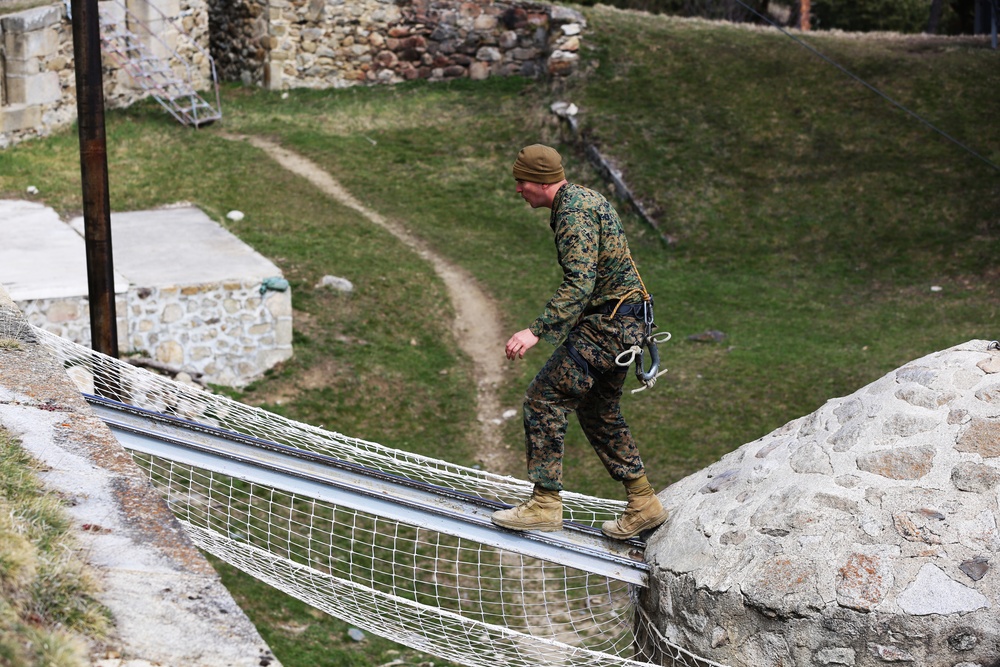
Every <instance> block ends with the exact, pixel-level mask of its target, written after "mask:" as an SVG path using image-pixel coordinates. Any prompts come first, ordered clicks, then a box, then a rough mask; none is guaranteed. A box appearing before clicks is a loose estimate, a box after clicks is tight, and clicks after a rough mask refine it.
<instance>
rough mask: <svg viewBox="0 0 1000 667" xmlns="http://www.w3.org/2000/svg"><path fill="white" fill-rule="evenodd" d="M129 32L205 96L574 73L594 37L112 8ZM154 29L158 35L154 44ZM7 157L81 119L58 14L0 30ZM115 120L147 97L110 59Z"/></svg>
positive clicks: (301, 1) (244, 3)
mask: <svg viewBox="0 0 1000 667" xmlns="http://www.w3.org/2000/svg"><path fill="white" fill-rule="evenodd" d="M99 7H100V12H101V15H102V17H103V20H104V21H110V22H120V23H122V24H123V25H127V26H128V27H129V29H130V30H131V31H132V32H133V33H135V34H137V35H139V36H140V37H141V38H142V39H143V40H144V41H145V42H148V46H149V49H150V50H151V51H152V52H153V53H154V54H155V55H158V56H160V57H163V58H165V59H166V60H167V62H168V63H169V65H170V66H171V67H173V68H174V69H177V70H180V69H183V68H184V67H183V66H182V65H181V64H180V63H179V62H178V61H177V60H176V59H173V60H172V59H171V58H172V56H171V52H176V54H177V55H178V56H179V57H180V58H182V59H183V60H184V62H186V63H189V64H190V65H191V67H192V71H193V73H194V83H193V85H194V87H195V88H196V89H199V90H203V89H206V88H208V87H209V86H210V85H211V68H210V62H209V60H208V59H207V58H205V56H204V55H203V51H204V52H205V53H207V52H209V51H210V52H211V53H212V57H213V59H215V60H216V63H217V64H216V69H217V74H218V76H219V78H220V80H230V81H243V82H244V83H246V84H248V85H249V84H255V85H262V86H265V87H267V88H269V89H271V90H285V89H289V88H341V87H346V86H351V85H356V84H361V83H397V82H401V81H406V80H411V79H417V78H423V79H429V80H432V81H444V80H450V79H457V78H464V77H467V78H471V79H485V78H487V77H489V76H508V75H512V74H520V75H523V76H528V77H536V76H566V75H568V74H571V73H572V72H574V71H575V69H576V65H577V61H578V50H579V48H580V39H581V37H582V32H583V29H584V27H585V21H584V19H583V16H582V15H581V14H579V13H578V12H576V11H572V10H568V9H564V8H560V7H553V6H551V5H544V4H536V3H530V2H529V3H522V2H497V3H493V2H488V1H486V0H483V1H480V2H470V1H466V2H462V1H461V0H400V1H399V2H392V1H385V0H356V1H352V2H345V0H211V1H206V0H127V2H126V3H124V4H122V3H119V2H118V0H106V1H105V2H101V3H99ZM147 28H148V29H149V30H150V31H151V32H147ZM0 33H2V34H0V37H2V41H0V44H2V48H3V54H2V55H3V57H2V58H0V79H2V81H0V83H2V84H3V85H0V149H2V148H4V147H6V146H9V145H11V144H13V143H16V142H18V141H21V140H23V139H26V138H30V137H35V136H44V135H46V134H49V133H50V132H52V131H53V130H55V129H57V128H60V127H64V126H66V125H68V124H69V123H71V122H73V120H74V119H75V118H76V98H75V89H76V82H75V78H74V73H73V40H72V26H71V23H70V21H69V19H68V18H67V16H66V5H64V4H63V3H56V4H52V5H48V6H45V7H38V8H35V9H28V10H25V11H21V12H16V13H13V14H9V15H6V16H3V17H2V18H0ZM104 65H105V70H104V96H105V106H106V107H108V108H115V107H125V106H128V105H130V104H132V103H133V102H135V101H136V100H137V99H140V98H142V97H144V96H145V92H144V91H142V90H141V89H140V88H138V87H137V86H136V84H135V83H134V82H133V81H132V80H131V78H130V77H129V76H128V74H127V73H126V72H125V71H124V70H123V69H122V67H121V66H120V64H119V63H118V62H117V61H116V59H115V57H114V56H109V55H107V54H106V55H105V57H104Z"/></svg>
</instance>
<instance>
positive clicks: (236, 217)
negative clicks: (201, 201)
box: [226, 211, 245, 222]
mask: <svg viewBox="0 0 1000 667" xmlns="http://www.w3.org/2000/svg"><path fill="white" fill-rule="evenodd" d="M226 217H227V218H228V219H230V220H232V221H233V222H239V221H240V220H242V219H243V218H244V217H245V216H244V215H243V211H230V212H229V213H226Z"/></svg>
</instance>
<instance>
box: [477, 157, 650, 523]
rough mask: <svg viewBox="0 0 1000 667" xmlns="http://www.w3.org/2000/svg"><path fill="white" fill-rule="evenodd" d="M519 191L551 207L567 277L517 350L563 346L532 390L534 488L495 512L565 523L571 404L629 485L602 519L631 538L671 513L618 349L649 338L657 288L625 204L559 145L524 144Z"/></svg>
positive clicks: (528, 402) (519, 336)
mask: <svg viewBox="0 0 1000 667" xmlns="http://www.w3.org/2000/svg"><path fill="white" fill-rule="evenodd" d="M513 173H514V178H515V179H516V181H517V192H518V194H520V195H521V196H522V197H523V198H524V200H525V201H527V202H528V204H530V205H531V207H532V208H539V207H544V208H549V209H551V210H552V212H551V216H550V219H549V226H550V227H551V228H552V231H553V233H554V234H555V244H556V250H557V253H558V257H559V265H560V266H561V267H562V270H563V281H562V284H561V285H560V286H559V288H558V289H557V290H556V292H555V294H554V295H553V296H552V298H551V299H550V300H549V302H548V304H546V306H545V310H544V311H543V312H542V314H541V315H540V316H539V317H538V318H537V319H535V321H534V322H532V323H531V325H530V326H529V327H528V328H527V329H524V330H522V331H519V332H517V333H515V334H514V335H513V336H511V338H510V340H508V341H507V345H506V349H505V352H506V355H507V358H508V359H511V360H513V359H519V358H522V357H523V356H524V353H525V352H526V351H527V350H528V349H529V348H531V347H533V346H534V345H535V344H536V343H537V342H538V341H539V340H540V339H544V340H545V341H547V342H549V343H551V344H552V345H554V346H556V350H555V352H554V353H553V354H552V356H551V357H550V358H549V360H548V362H546V364H545V366H543V367H542V369H541V371H539V373H538V375H537V376H536V377H535V379H534V380H533V381H532V383H531V385H530V386H529V387H528V390H527V392H526V394H525V398H524V434H525V450H526V454H527V461H528V478H529V479H530V480H531V481H532V482H534V484H535V487H534V491H533V493H532V496H531V498H529V499H528V500H526V501H525V502H523V503H521V504H520V505H517V506H516V507H513V508H511V509H507V510H500V511H498V512H494V514H493V517H492V519H493V522H494V523H496V524H497V525H500V526H503V527H505V528H511V529H514V530H542V531H551V530H559V529H560V528H562V500H561V499H560V496H559V492H560V491H561V490H562V459H563V439H564V436H565V434H566V426H567V418H568V416H569V413H571V412H574V411H575V412H576V414H577V418H578V419H579V420H580V425H581V427H582V428H583V432H584V434H585V435H586V436H587V439H588V440H589V441H590V444H591V445H592V446H593V448H594V450H595V451H596V452H597V456H598V457H599V458H600V460H601V462H602V463H603V464H604V467H605V468H606V469H607V471H608V473H609V474H610V475H611V477H612V478H614V479H616V480H618V481H620V482H622V483H623V484H624V485H625V489H626V494H627V497H628V507H627V508H626V510H625V513H624V514H623V515H622V516H621V517H619V518H617V519H615V520H614V521H606V522H605V523H604V525H602V527H601V529H602V530H603V532H604V533H605V534H606V535H608V536H610V537H614V538H618V539H628V538H630V537H634V536H635V535H638V534H639V533H641V532H643V531H646V530H650V529H652V528H655V527H656V526H659V525H660V524H661V523H663V522H664V521H665V520H666V518H667V512H666V510H664V509H663V506H662V505H661V504H660V501H659V500H658V499H657V497H656V494H655V493H654V492H653V489H652V487H651V486H650V485H649V482H648V481H647V479H646V474H645V468H644V467H643V464H642V458H641V457H640V456H639V450H638V448H637V446H636V443H635V440H634V439H633V438H632V434H631V432H630V431H629V428H628V424H626V423H625V419H624V418H623V417H622V414H621V409H620V405H619V403H620V400H621V395H622V387H623V386H624V383H625V377H626V375H627V373H628V368H627V367H622V366H618V365H617V364H616V363H615V357H616V356H617V355H619V354H620V353H621V352H623V351H625V350H627V349H629V348H630V347H631V346H633V345H641V344H642V342H643V339H642V336H643V333H644V330H645V329H644V327H645V325H644V321H643V300H644V299H647V298H648V294H646V291H645V288H644V287H643V285H642V281H641V279H640V278H639V274H638V272H637V270H636V268H635V264H634V263H633V262H632V257H631V254H630V252H629V247H628V240H627V239H626V238H625V233H624V230H623V229H622V225H621V221H620V220H619V219H618V214H617V213H616V212H615V209H614V208H613V207H612V206H611V204H610V203H608V201H607V200H606V199H605V198H604V197H603V196H601V195H600V194H598V193H596V192H594V191H593V190H588V189H587V188H584V187H582V186H579V185H574V184H571V183H568V182H567V181H566V178H565V174H564V172H563V168H562V158H561V157H560V155H559V153H558V152H556V151H555V150H554V149H552V148H550V147H548V146H542V145H540V144H535V145H533V146H528V147H526V148H524V149H523V150H521V152H520V153H519V154H518V157H517V161H516V162H515V163H514V168H513Z"/></svg>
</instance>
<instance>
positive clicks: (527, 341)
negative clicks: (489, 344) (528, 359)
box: [504, 329, 538, 360]
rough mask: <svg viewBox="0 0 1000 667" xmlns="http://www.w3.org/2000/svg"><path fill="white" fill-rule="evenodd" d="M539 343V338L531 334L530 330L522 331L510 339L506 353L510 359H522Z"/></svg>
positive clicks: (505, 349)
mask: <svg viewBox="0 0 1000 667" xmlns="http://www.w3.org/2000/svg"><path fill="white" fill-rule="evenodd" d="M537 342H538V336H536V335H535V334H533V333H531V330H530V329H522V330H521V331H518V332H517V333H516V334H514V335H513V336H511V337H510V340H508V341H507V345H506V347H505V348H504V351H505V352H506V353H507V358H508V359H511V360H513V359H521V358H523V357H524V353H525V352H527V351H528V350H530V349H531V348H533V347H534V346H535V343H537Z"/></svg>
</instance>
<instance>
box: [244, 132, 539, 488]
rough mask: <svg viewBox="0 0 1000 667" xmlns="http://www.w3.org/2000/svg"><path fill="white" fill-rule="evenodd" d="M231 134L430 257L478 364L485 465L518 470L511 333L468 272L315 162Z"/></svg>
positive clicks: (462, 343) (458, 333) (456, 327)
mask: <svg viewBox="0 0 1000 667" xmlns="http://www.w3.org/2000/svg"><path fill="white" fill-rule="evenodd" d="M226 138H227V139H232V140H242V141H247V142H249V143H250V144H251V145H253V146H255V147H257V148H259V149H261V150H262V151H264V152H265V153H267V154H268V155H269V156H270V157H271V158H272V159H273V160H274V161H275V162H277V163H278V164H279V165H281V166H282V167H284V168H285V169H287V170H288V171H290V172H292V173H294V174H297V175H299V176H302V177H303V178H305V179H306V180H307V181H309V182H310V183H312V184H313V185H314V186H316V187H317V188H319V189H320V190H321V191H322V192H324V193H326V194H327V195H329V196H330V197H332V198H333V199H335V200H336V201H337V202H339V203H340V204H343V205H344V206H347V207H349V208H352V209H354V210H355V211H357V212H358V213H360V214H361V215H363V216H364V217H365V218H366V219H367V220H369V221H370V222H372V223H374V224H376V225H378V226H379V227H382V228H383V229H385V230H386V231H388V232H389V233H390V234H392V235H393V236H395V237H396V238H397V239H399V240H400V241H402V242H403V243H404V244H406V245H407V246H408V247H410V248H411V249H412V250H413V251H414V252H416V253H417V255H419V256H420V257H421V258H422V259H424V260H425V261H427V262H428V263H429V264H430V265H431V266H432V267H433V268H434V272H435V273H436V274H437V275H438V277H439V278H441V280H442V281H443V282H444V284H445V287H446V288H447V290H448V297H449V298H450V299H451V303H452V306H453V307H454V309H455V321H454V322H453V323H452V329H453V331H454V334H455V340H456V341H457V342H458V345H459V347H460V348H461V349H462V351H463V352H465V354H467V355H468V356H469V359H471V360H472V364H473V377H475V378H477V379H478V381H477V386H476V417H477V419H478V422H479V424H480V442H479V445H478V451H479V457H478V458H479V460H480V461H481V462H482V464H483V467H484V469H485V470H488V471H490V472H496V473H501V474H514V473H516V471H517V470H518V469H519V467H521V466H523V462H522V461H521V458H520V455H519V453H518V452H519V451H520V450H518V451H517V452H514V451H512V448H510V447H509V446H507V447H505V446H504V443H503V442H502V440H501V437H500V418H501V406H500V401H499V399H498V397H497V388H498V387H499V385H500V383H501V382H502V381H503V377H504V372H505V368H506V366H505V363H506V362H505V360H504V355H503V347H504V343H505V341H506V338H505V337H504V336H503V329H502V327H501V325H500V318H499V316H498V314H497V311H496V308H495V307H494V305H493V301H492V300H491V299H490V298H489V296H487V295H486V293H485V292H483V291H482V290H481V289H480V288H479V285H478V283H477V282H476V280H475V278H473V277H472V275H471V274H469V273H468V272H467V271H465V270H464V269H462V268H461V267H458V266H456V265H454V264H452V263H451V262H449V261H447V260H446V259H444V258H443V257H441V256H440V255H438V254H436V253H435V252H434V251H433V250H432V249H431V248H429V247H428V246H427V244H426V243H424V241H423V240H422V239H420V238H418V237H416V236H414V235H413V234H411V233H410V232H409V231H408V230H406V229H405V228H404V227H403V226H402V225H400V224H398V223H396V222H393V221H390V220H387V219H385V218H384V217H382V216H381V215H379V213H377V212H376V211H373V210H371V209H369V208H367V207H366V206H365V205H364V204H362V203H361V202H359V201H358V200H357V199H355V198H354V197H353V196H352V195H351V193H350V192H348V191H347V190H346V189H345V188H344V187H343V186H342V185H341V184H340V183H338V182H337V181H336V180H335V179H334V178H333V177H332V176H330V174H328V173H327V172H326V171H324V170H323V168H322V167H320V166H319V165H318V164H316V163H315V162H312V161H311V160H309V159H307V158H305V157H303V156H301V155H299V154H297V153H295V152H293V151H290V150H288V149H287V148H283V147H281V146H279V145H278V144H276V143H274V142H272V141H269V140H267V139H264V138H262V137H250V136H235V135H228V136H227V137H226Z"/></svg>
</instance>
